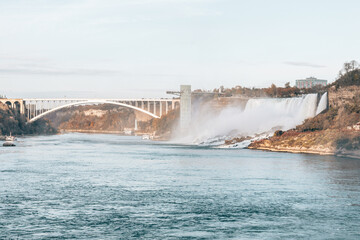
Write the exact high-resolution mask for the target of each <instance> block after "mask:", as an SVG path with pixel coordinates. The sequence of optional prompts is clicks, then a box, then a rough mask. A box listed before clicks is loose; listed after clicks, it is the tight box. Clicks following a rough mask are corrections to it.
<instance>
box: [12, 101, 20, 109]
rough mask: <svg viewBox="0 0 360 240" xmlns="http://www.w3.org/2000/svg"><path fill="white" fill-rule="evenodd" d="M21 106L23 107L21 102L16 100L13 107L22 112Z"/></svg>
mask: <svg viewBox="0 0 360 240" xmlns="http://www.w3.org/2000/svg"><path fill="white" fill-rule="evenodd" d="M20 108H21V105H20V103H19V101H15V102H14V103H13V109H15V110H16V111H18V112H20Z"/></svg>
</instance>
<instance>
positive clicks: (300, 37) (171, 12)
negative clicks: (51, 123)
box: [0, 0, 360, 98]
mask: <svg viewBox="0 0 360 240" xmlns="http://www.w3.org/2000/svg"><path fill="white" fill-rule="evenodd" d="M359 9H360V1H358V0H301V1H298V0H272V1H268V0H251V1H250V0H247V1H245V0H52V1H49V0H32V1H29V0H0V95H3V94H5V95H7V96H8V97H108V98H110V97H111V98H128V97H171V96H169V95H166V93H165V92H166V91H167V90H178V89H179V85H181V84H191V85H192V89H213V88H218V87H219V86H225V87H233V86H237V85H240V86H246V87H268V86H270V85H271V84H272V83H274V84H276V85H277V86H283V85H284V84H285V83H286V82H290V83H291V85H294V84H295V80H296V79H303V78H306V77H310V76H314V77H317V78H319V79H326V80H328V81H329V82H332V81H334V80H335V79H336V76H337V74H338V72H339V70H340V69H341V67H342V65H343V63H344V62H346V61H350V60H357V61H360V57H359V54H360V31H359V29H358V28H359V26H358V25H359V23H360V14H359V13H358V12H359Z"/></svg>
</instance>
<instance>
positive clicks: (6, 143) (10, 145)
mask: <svg viewBox="0 0 360 240" xmlns="http://www.w3.org/2000/svg"><path fill="white" fill-rule="evenodd" d="M15 146H16V145H15V143H14V142H13V141H6V142H4V143H3V147H15Z"/></svg>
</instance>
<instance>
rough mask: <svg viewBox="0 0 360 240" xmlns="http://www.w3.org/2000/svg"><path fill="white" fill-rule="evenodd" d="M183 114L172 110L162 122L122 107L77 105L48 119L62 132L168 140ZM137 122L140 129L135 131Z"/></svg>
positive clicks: (161, 119) (53, 114)
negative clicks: (148, 135) (126, 133)
mask: <svg viewBox="0 0 360 240" xmlns="http://www.w3.org/2000/svg"><path fill="white" fill-rule="evenodd" d="M178 115H179V111H178V110H176V111H170V112H169V113H168V114H167V115H164V116H163V117H162V118H160V119H153V118H151V117H150V116H148V115H147V114H144V113H142V112H138V111H135V110H132V109H129V108H124V107H120V106H114V105H108V104H99V105H90V106H74V107H70V108H66V109H62V110H61V111H57V112H55V113H52V114H50V115H48V116H47V118H48V119H49V120H50V121H51V122H52V124H53V126H54V127H56V128H58V129H59V131H72V132H93V133H118V134H123V133H125V131H132V132H134V133H137V134H151V135H156V136H158V137H160V136H161V137H162V138H164V137H165V136H167V137H169V136H170V135H171V129H172V128H173V126H174V123H175V122H176V119H177V117H178ZM135 120H136V121H137V130H136V131H135Z"/></svg>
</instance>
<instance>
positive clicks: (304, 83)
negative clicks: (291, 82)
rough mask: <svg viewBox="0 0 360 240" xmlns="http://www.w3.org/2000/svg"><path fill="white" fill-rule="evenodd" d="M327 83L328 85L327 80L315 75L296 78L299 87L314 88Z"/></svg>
mask: <svg viewBox="0 0 360 240" xmlns="http://www.w3.org/2000/svg"><path fill="white" fill-rule="evenodd" d="M326 85H327V80H321V79H317V78H315V77H309V78H306V79H299V80H296V87H297V88H312V87H315V86H326Z"/></svg>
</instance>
